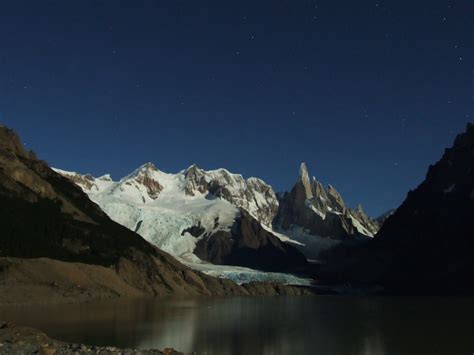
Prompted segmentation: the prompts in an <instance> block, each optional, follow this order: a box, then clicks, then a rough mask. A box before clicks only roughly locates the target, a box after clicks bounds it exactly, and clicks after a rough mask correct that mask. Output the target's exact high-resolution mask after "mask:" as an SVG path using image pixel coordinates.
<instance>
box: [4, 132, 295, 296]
mask: <svg viewBox="0 0 474 355" xmlns="http://www.w3.org/2000/svg"><path fill="white" fill-rule="evenodd" d="M0 241H1V243H0V260H1V264H2V265H1V267H0V278H1V279H2V282H3V283H2V284H1V285H0V289H1V290H0V291H1V292H0V293H1V294H2V297H1V298H2V302H15V298H16V296H15V295H20V294H23V293H24V287H25V285H31V286H34V287H35V289H38V290H39V289H40V290H41V295H43V296H44V295H53V294H54V295H56V296H58V295H59V296H60V298H61V297H63V296H62V295H63V294H64V293H63V292H59V291H57V290H56V289H55V287H53V286H48V285H50V284H53V283H54V281H55V279H61V280H63V281H64V282H68V280H73V279H75V278H77V277H79V276H78V275H83V274H84V273H83V271H81V270H85V269H87V270H88V271H87V273H85V275H87V276H86V279H85V281H87V283H88V284H87V285H88V286H87V287H88V289H85V290H83V292H82V293H81V294H82V296H83V297H84V295H88V297H90V298H93V297H94V296H97V295H99V296H101V295H102V294H104V290H105V289H108V290H109V291H110V292H105V293H107V294H113V295H115V296H116V297H117V296H120V295H125V296H126V295H130V294H134V295H135V296H136V295H155V296H156V295H159V296H165V295H171V294H173V295H231V294H233V295H245V294H249V293H250V292H251V291H248V290H247V289H246V288H245V287H241V286H238V285H236V284H234V283H233V282H231V281H228V280H221V279H215V278H212V277H209V276H206V275H204V274H201V273H199V272H195V271H193V270H191V269H189V268H187V267H185V266H184V265H182V264H180V263H179V262H177V261H176V260H175V259H173V258H172V257H171V256H170V255H168V254H166V253H164V252H162V251H161V250H159V249H157V248H155V247H153V246H152V245H151V244H149V243H148V242H146V241H145V240H144V239H143V238H141V237H140V236H139V235H138V234H136V233H134V232H132V231H130V230H129V229H127V228H125V227H123V226H121V225H119V224H117V223H115V222H113V221H112V220H111V219H109V217H107V216H106V214H105V213H104V212H102V210H101V209H100V208H99V207H98V206H97V205H96V204H94V203H93V202H92V201H91V200H90V199H89V198H88V197H87V195H86V194H85V193H84V192H83V191H82V189H81V188H79V187H78V186H77V185H75V184H74V183H73V182H71V181H70V180H69V179H68V178H65V177H63V176H61V175H60V174H58V173H56V172H55V171H53V170H51V169H50V168H49V167H48V165H47V164H46V163H45V162H43V161H40V160H38V159H36V157H35V155H34V154H33V153H31V152H27V151H26V150H25V149H24V147H23V146H22V144H21V143H20V140H19V139H18V137H17V136H16V135H15V134H14V133H13V132H12V131H11V130H9V129H7V128H5V127H3V126H0ZM30 258H31V260H27V259H30ZM36 258H46V259H36ZM53 259H54V260H53ZM35 260H36V261H35ZM37 260H39V262H40V263H41V265H42V272H41V273H36V274H35V273H34V272H31V273H30V276H29V277H28V278H26V279H25V276H24V275H25V272H24V271H22V270H23V269H24V267H26V269H29V268H31V267H32V266H31V265H33V264H34V263H36V262H37ZM71 262H74V263H71ZM58 263H63V264H64V266H62V267H57V266H54V265H56V264H58ZM86 264H87V265H86ZM81 265H83V266H81ZM66 270H69V271H68V272H67V273H66ZM100 275H102V276H100ZM103 275H108V276H107V277H103ZM113 278H115V279H116V280H115V281H114V282H113V285H112V284H111V281H110V280H112V279H113ZM125 285H126V288H127V290H125ZM46 286H47V287H46ZM58 287H59V286H58ZM256 288H258V289H259V292H269V293H270V294H271V293H274V292H277V291H276V289H275V288H274V287H273V286H270V285H265V284H260V285H257V286H256ZM58 289H59V290H60V291H61V289H60V287H59V288H58ZM131 289H133V290H134V291H133V292H132V291H130V290H131ZM263 289H265V291H264V290H263ZM7 290H8V291H7ZM19 290H20V291H19ZM21 290H23V291H21ZM288 290H290V289H289V288H288ZM292 290H293V289H292ZM15 292H16V293H15ZM58 292H59V293H58ZM278 292H280V291H278ZM283 292H285V291H283ZM289 292H293V291H289ZM298 292H299V291H295V292H294V293H298ZM10 295H11V297H10ZM59 296H58V297H59ZM38 297H39V298H38ZM38 297H36V298H35V297H33V298H35V301H37V302H48V300H49V296H48V297H46V296H45V297H46V298H45V299H41V296H38ZM107 297H109V296H107Z"/></svg>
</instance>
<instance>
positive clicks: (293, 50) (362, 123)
mask: <svg viewBox="0 0 474 355" xmlns="http://www.w3.org/2000/svg"><path fill="white" fill-rule="evenodd" d="M473 15H474V5H473V3H472V2H471V1H438V0H430V1H425V0H417V1H404V0H401V1H400V0H398V1H377V0H374V1H349V0H346V1H343V0H341V1H334V0H321V1H309V0H301V1H300V0H291V1H290V0H271V1H269V0H252V1H246V0H241V1H206V0H203V1H191V0H186V1H185V0H174V1H171V0H168V1H159V0H133V1H132V0H129V1H121V0H95V1H90V0H81V1H74V0H72V1H63V0H61V1H52V0H43V1H37V0H30V1H24V0H15V1H2V2H1V4H0V122H2V123H4V124H6V125H8V126H10V127H11V128H13V129H15V130H16V131H17V132H18V133H19V134H20V135H21V137H22V139H23V141H24V142H25V144H26V145H27V147H28V148H30V149H33V150H34V151H35V152H37V154H38V155H39V156H40V157H42V158H43V159H45V160H46V161H48V162H49V163H50V164H51V165H52V166H55V167H60V168H63V169H67V170H74V171H80V172H89V173H92V174H94V175H101V174H105V173H111V174H112V176H113V177H114V178H120V177H121V176H123V175H125V174H127V173H129V172H130V171H132V170H133V169H134V168H136V167H137V166H138V165H140V164H142V163H145V162H148V161H152V162H154V163H155V164H156V166H157V167H158V168H159V169H160V170H163V171H166V172H177V171H179V170H181V169H183V168H186V167H187V166H189V165H191V164H192V163H197V164H198V165H199V166H201V167H203V168H205V169H214V168H218V167H225V168H227V169H229V170H230V171H233V172H239V173H241V174H243V175H244V176H246V177H249V176H258V177H260V178H262V179H264V180H265V181H267V182H268V183H270V184H271V185H272V186H273V187H274V188H275V190H277V191H282V190H286V189H289V188H291V186H292V185H293V184H294V182H295V181H296V179H297V176H298V169H299V164H300V163H301V162H302V161H305V162H306V163H307V165H308V168H309V170H310V174H311V175H316V177H317V178H318V179H319V180H320V181H322V182H323V183H330V184H332V185H334V186H335V187H336V188H337V189H338V190H339V192H340V193H341V194H342V195H343V197H344V198H345V200H346V202H347V203H348V204H349V205H351V206H355V205H356V204H357V203H358V202H361V203H362V204H363V206H364V207H365V210H366V211H367V212H368V213H369V214H371V215H372V216H377V215H378V214H380V213H383V212H384V211H386V210H387V209H390V208H392V207H396V206H398V205H399V204H400V203H401V202H402V201H403V199H404V198H405V196H406V193H407V191H408V190H409V189H413V188H414V187H416V186H417V185H418V184H419V183H420V182H421V181H422V180H423V178H424V176H425V173H426V170H427V167H428V165H429V164H431V163H433V162H435V161H437V160H438V159H439V158H440V156H441V154H442V153H443V150H444V148H445V147H447V146H449V145H451V144H452V141H453V139H454V137H455V135H456V134H457V133H459V132H461V131H462V130H464V127H465V125H466V123H467V122H470V121H473V119H472V118H473V116H472V115H473V114H474V112H473V107H474V106H473V95H474V92H473V79H474V63H473V58H474V56H473V47H472V45H473V42H474V41H473V39H474V36H473V30H474V28H473V25H472V18H473Z"/></svg>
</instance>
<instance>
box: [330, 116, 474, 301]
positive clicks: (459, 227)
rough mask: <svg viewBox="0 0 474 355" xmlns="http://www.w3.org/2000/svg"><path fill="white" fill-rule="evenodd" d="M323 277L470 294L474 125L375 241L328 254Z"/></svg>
mask: <svg viewBox="0 0 474 355" xmlns="http://www.w3.org/2000/svg"><path fill="white" fill-rule="evenodd" d="M326 260H327V267H326V268H325V269H324V270H323V273H324V277H326V278H328V279H332V280H334V279H336V280H345V281H346V282H347V281H348V280H350V281H354V282H364V283H370V284H374V283H377V284H381V285H382V286H384V287H385V289H387V290H389V291H391V292H400V293H431V294H441V293H473V292H474V125H472V124H470V125H468V127H467V129H466V132H464V133H462V134H460V135H458V137H457V138H456V140H455V142H454V145H453V147H452V148H449V149H446V151H445V153H444V155H443V157H442V158H441V160H439V161H438V162H437V163H436V164H434V165H432V166H430V167H429V169H428V173H427V175H426V179H425V180H424V181H423V183H421V184H420V185H419V186H418V187H417V188H416V189H415V190H414V191H410V192H409V193H408V196H407V198H406V200H405V201H404V202H403V204H402V205H401V206H400V207H399V208H398V209H397V210H396V211H394V212H393V214H392V215H390V216H389V217H388V218H387V219H386V221H385V222H384V224H383V227H382V228H381V230H380V231H379V233H378V234H377V235H376V236H375V238H374V239H373V240H371V241H369V242H368V243H366V244H365V245H361V246H358V247H352V248H350V247H349V248H344V247H341V248H338V249H336V250H334V251H332V252H330V253H328V254H327V255H326Z"/></svg>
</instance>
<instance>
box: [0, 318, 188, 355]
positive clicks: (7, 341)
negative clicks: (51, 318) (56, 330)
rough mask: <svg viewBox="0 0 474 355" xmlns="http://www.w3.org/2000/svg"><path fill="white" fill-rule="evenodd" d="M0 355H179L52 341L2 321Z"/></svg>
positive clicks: (166, 352) (172, 351)
mask: <svg viewBox="0 0 474 355" xmlns="http://www.w3.org/2000/svg"><path fill="white" fill-rule="evenodd" d="M0 354H3V355H26V354H39V355H62V354H75V355H82V354H99V355H119V354H121V355H145V354H147V355H148V354H157V355H158V354H163V355H179V354H182V353H180V352H177V351H175V350H174V349H164V350H163V351H160V350H156V349H150V350H137V349H119V348H115V347H111V346H107V347H100V346H88V345H84V344H72V343H66V342H62V341H59V340H55V339H51V338H50V337H48V336H47V335H46V334H44V333H42V332H40V331H39V330H36V329H33V328H28V327H22V326H18V325H16V324H14V323H7V322H2V321H0Z"/></svg>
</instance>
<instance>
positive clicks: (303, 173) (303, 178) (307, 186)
mask: <svg viewBox="0 0 474 355" xmlns="http://www.w3.org/2000/svg"><path fill="white" fill-rule="evenodd" d="M300 182H301V184H303V187H304V191H305V195H306V198H307V199H310V198H313V191H312V189H311V182H310V180H309V174H308V168H307V167H306V163H304V162H303V163H301V165H300Z"/></svg>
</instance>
